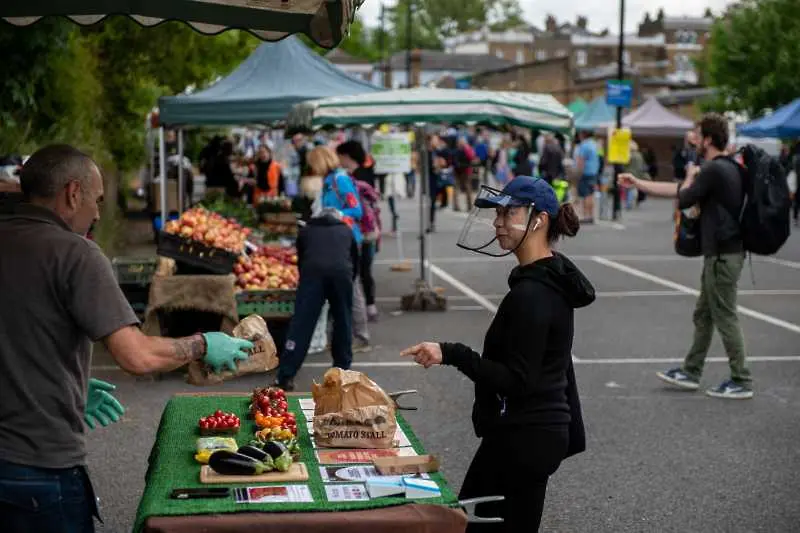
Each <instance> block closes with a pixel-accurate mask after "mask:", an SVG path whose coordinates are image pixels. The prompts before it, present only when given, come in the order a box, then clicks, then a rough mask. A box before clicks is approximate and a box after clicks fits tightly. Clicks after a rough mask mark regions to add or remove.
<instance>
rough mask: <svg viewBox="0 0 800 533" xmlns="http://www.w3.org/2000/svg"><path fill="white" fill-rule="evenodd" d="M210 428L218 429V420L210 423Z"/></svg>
mask: <svg viewBox="0 0 800 533" xmlns="http://www.w3.org/2000/svg"><path fill="white" fill-rule="evenodd" d="M208 427H209V428H211V429H214V428H216V427H217V421H216V420H211V421H209V423H208Z"/></svg>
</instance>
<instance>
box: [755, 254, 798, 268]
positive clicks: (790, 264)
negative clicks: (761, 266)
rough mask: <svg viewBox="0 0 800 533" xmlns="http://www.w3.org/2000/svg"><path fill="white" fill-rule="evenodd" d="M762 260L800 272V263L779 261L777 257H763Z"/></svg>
mask: <svg viewBox="0 0 800 533" xmlns="http://www.w3.org/2000/svg"><path fill="white" fill-rule="evenodd" d="M761 260H762V261H765V262H767V263H772V264H774V265H781V266H785V267H789V268H794V269H798V270H800V263H798V262H796V261H789V260H787V259H778V258H777V257H762V258H761Z"/></svg>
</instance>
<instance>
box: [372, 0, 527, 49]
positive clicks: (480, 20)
mask: <svg viewBox="0 0 800 533" xmlns="http://www.w3.org/2000/svg"><path fill="white" fill-rule="evenodd" d="M409 3H411V4H412V5H413V7H414V9H413V16H412V24H411V28H412V30H411V31H412V34H411V37H412V40H413V45H414V47H415V48H432V49H440V48H442V41H443V40H444V39H445V38H447V37H452V36H453V35H456V34H459V33H464V32H469V31H474V30H478V29H481V28H483V27H485V26H487V25H491V26H492V27H495V28H498V29H506V28H510V27H516V26H519V25H521V24H524V21H523V20H522V9H521V8H520V7H519V1H518V0H398V1H397V4H396V5H395V6H394V7H393V8H391V9H390V10H389V12H388V17H387V18H388V19H389V21H390V26H391V28H392V35H393V40H392V49H393V50H403V49H405V47H406V36H407V35H408V33H407V26H408V24H407V22H406V17H407V14H408V5H409Z"/></svg>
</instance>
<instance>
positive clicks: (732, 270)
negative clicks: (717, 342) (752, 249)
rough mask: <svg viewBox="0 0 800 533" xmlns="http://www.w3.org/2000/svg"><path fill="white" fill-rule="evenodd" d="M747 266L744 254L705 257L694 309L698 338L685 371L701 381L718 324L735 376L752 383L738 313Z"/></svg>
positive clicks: (693, 344) (735, 378)
mask: <svg viewBox="0 0 800 533" xmlns="http://www.w3.org/2000/svg"><path fill="white" fill-rule="evenodd" d="M743 266H744V254H725V255H719V256H713V257H706V258H704V259H703V276H702V277H701V278H700V281H701V286H700V296H698V297H697V304H696V306H695V308H694V318H693V321H694V341H693V342H692V347H691V349H690V350H689V353H688V355H687V356H686V359H685V360H684V362H683V371H684V372H686V373H687V374H689V375H690V376H692V377H694V378H696V379H698V380H699V379H700V376H701V375H702V373H703V365H704V364H705V360H706V355H707V354H708V349H709V348H710V347H711V338H712V336H713V334H714V327H715V326H716V328H717V331H719V335H720V337H722V344H723V346H724V347H725V351H726V352H727V354H728V361H729V363H730V367H731V379H732V380H733V381H735V382H736V383H739V384H741V385H749V384H750V382H751V378H750V370H749V369H748V368H747V366H746V363H745V355H746V353H745V346H744V337H743V336H742V328H741V326H740V325H739V316H738V315H737V313H736V295H737V286H738V284H739V277H740V276H741V274H742V267H743Z"/></svg>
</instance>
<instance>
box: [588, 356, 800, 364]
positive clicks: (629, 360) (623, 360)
mask: <svg viewBox="0 0 800 533" xmlns="http://www.w3.org/2000/svg"><path fill="white" fill-rule="evenodd" d="M573 361H575V362H576V363H578V364H581V365H641V364H650V363H657V364H677V363H683V359H677V358H673V357H654V358H647V357H616V358H605V359H604V358H601V359H586V358H583V359H580V360H575V359H574V358H573ZM798 361H800V355H787V356H784V357H779V356H769V355H763V356H753V357H748V358H747V362H748V363H751V362H752V363H784V362H786V363H796V362H798ZM706 362H707V363H727V362H728V358H727V357H706Z"/></svg>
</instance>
